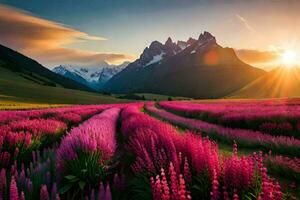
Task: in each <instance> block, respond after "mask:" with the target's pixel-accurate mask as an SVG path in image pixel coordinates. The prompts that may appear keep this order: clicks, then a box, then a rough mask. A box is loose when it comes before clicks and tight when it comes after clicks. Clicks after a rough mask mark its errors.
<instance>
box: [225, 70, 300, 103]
mask: <svg viewBox="0 0 300 200" xmlns="http://www.w3.org/2000/svg"><path fill="white" fill-rule="evenodd" d="M284 97H289V98H292V97H300V69H299V68H291V69H288V68H276V69H274V70H272V71H270V72H269V73H267V74H265V75H264V76H262V77H260V78H258V79H257V80H255V81H253V82H252V83H250V84H249V85H247V86H245V87H244V88H242V89H241V90H239V91H237V92H235V93H233V94H231V95H229V98H284Z"/></svg>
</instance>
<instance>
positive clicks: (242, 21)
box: [235, 14, 256, 33]
mask: <svg viewBox="0 0 300 200" xmlns="http://www.w3.org/2000/svg"><path fill="white" fill-rule="evenodd" d="M235 17H236V18H237V19H238V20H239V21H240V22H241V23H242V24H243V25H244V26H245V28H246V29H247V30H248V31H250V32H251V33H255V32H256V31H255V29H254V28H253V27H252V26H251V25H250V24H249V23H248V21H247V20H246V19H245V18H244V17H242V16H241V15H239V14H236V15H235Z"/></svg>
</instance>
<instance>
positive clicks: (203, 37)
mask: <svg viewBox="0 0 300 200" xmlns="http://www.w3.org/2000/svg"><path fill="white" fill-rule="evenodd" d="M210 41H214V42H216V38H215V37H214V36H213V35H212V34H211V33H209V32H207V31H204V32H203V33H201V34H200V36H199V38H198V42H199V43H206V42H210Z"/></svg>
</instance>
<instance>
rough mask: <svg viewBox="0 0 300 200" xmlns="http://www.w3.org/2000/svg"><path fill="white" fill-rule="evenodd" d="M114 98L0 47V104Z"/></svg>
mask: <svg viewBox="0 0 300 200" xmlns="http://www.w3.org/2000/svg"><path fill="white" fill-rule="evenodd" d="M122 101H126V100H121V99H116V98H114V97H111V96H108V95H102V94H100V93H99V92H96V91H95V90H93V89H91V88H89V87H88V86H86V85H83V84H80V83H78V82H77V81H74V80H71V79H69V78H66V77H64V76H61V75H59V74H56V73H54V72H52V71H50V70H49V69H47V68H45V67H44V66H42V65H41V64H39V63H38V62H36V61H35V60H33V59H31V58H28V57H27V56H24V55H22V54H21V53H18V52H16V51H14V50H12V49H10V48H7V47H5V46H2V45H0V104H1V105H6V103H8V104H9V105H11V106H12V107H14V106H17V105H18V104H19V103H29V104H30V105H31V104H36V103H38V104H49V103H50V104H100V103H114V102H122Z"/></svg>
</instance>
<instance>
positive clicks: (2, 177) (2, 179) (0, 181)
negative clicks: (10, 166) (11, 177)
mask: <svg viewBox="0 0 300 200" xmlns="http://www.w3.org/2000/svg"><path fill="white" fill-rule="evenodd" d="M5 187H6V170H5V169H1V172H0V200H3V199H4V196H3V195H4V191H5Z"/></svg>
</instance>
